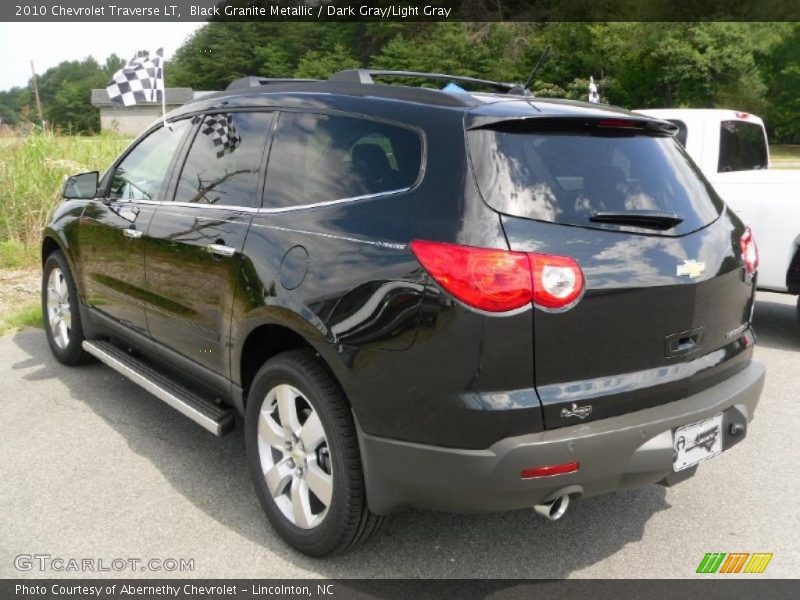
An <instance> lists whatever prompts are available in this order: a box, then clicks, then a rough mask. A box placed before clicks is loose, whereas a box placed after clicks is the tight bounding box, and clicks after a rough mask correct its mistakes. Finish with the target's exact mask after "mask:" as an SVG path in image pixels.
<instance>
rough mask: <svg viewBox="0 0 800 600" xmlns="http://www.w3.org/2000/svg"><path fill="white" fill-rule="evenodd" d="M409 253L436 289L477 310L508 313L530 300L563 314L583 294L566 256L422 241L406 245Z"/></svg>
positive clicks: (573, 264)
mask: <svg viewBox="0 0 800 600" xmlns="http://www.w3.org/2000/svg"><path fill="white" fill-rule="evenodd" d="M411 251H412V252H413V253H414V256H416V257H417V260H419V262H420V264H421V265H422V266H423V267H424V268H425V270H426V271H427V272H428V273H430V275H431V276H432V277H433V278H434V279H435V280H436V281H437V282H438V283H439V285H441V286H442V287H443V288H444V289H445V290H447V291H448V292H450V293H451V294H452V295H453V296H455V297H456V298H458V299H459V300H460V301H461V302H463V303H464V304H467V305H469V306H472V307H474V308H478V309H480V310H485V311H488V312H508V311H511V310H516V309H518V308H522V307H523V306H525V305H526V304H528V303H530V302H533V303H534V304H535V305H536V306H538V307H540V308H542V309H544V310H551V311H558V310H565V309H567V308H570V307H571V306H573V305H574V304H575V303H576V302H577V301H578V300H579V299H580V297H581V295H582V294H583V273H582V272H581V269H580V267H579V266H578V263H577V262H575V261H574V260H573V259H571V258H569V257H565V256H551V255H549V254H530V253H524V252H510V251H508V250H495V249H491V248H474V247H471V246H459V245H456V244H444V243H440V242H426V241H422V240H414V241H413V242H411Z"/></svg>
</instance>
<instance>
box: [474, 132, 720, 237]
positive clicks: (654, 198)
mask: <svg viewBox="0 0 800 600" xmlns="http://www.w3.org/2000/svg"><path fill="white" fill-rule="evenodd" d="M468 138H469V148H470V156H471V159H472V165H473V169H474V172H475V176H476V179H477V182H478V187H479V188H480V191H481V194H482V195H483V197H484V199H485V200H486V202H487V203H488V204H489V205H490V206H491V207H493V208H494V209H495V210H498V211H500V212H502V213H506V214H509V215H513V216H518V217H526V218H529V219H536V220H540V221H548V222H551V223H561V224H566V225H580V226H585V227H595V228H601V229H627V228H629V227H623V226H620V225H616V224H609V223H595V222H592V221H591V220H590V218H591V217H592V215H594V214H595V213H598V212H624V211H637V210H639V211H642V210H644V211H648V210H655V211H664V212H668V213H672V214H675V215H678V216H679V217H681V218H682V219H683V222H682V223H680V224H679V225H677V226H676V227H675V228H673V229H672V230H670V231H669V232H668V233H675V234H682V233H688V232H689V231H694V230H695V229H699V228H701V227H704V226H705V225H707V224H709V223H710V222H712V221H714V220H715V219H716V218H717V216H718V215H719V213H720V210H721V208H722V202H721V201H720V200H719V198H718V197H717V196H716V195H715V194H714V192H713V190H712V189H711V187H710V186H709V184H708V183H707V182H706V181H705V179H703V176H702V175H701V174H700V172H699V170H698V169H697V167H696V166H695V165H694V163H692V162H691V161H690V160H689V158H688V156H687V155H686V154H685V151H684V150H683V148H682V147H681V146H680V145H679V144H677V143H676V142H675V140H674V139H672V138H671V137H656V136H652V135H632V134H628V135H620V134H619V133H611V132H604V133H602V134H601V133H597V134H594V133H588V132H586V131H585V130H584V131H582V132H580V133H569V132H563V133H562V132H553V131H547V132H546V133H545V132H531V131H520V130H518V129H516V130H513V131H511V130H507V131H502V130H497V129H477V130H472V131H470V132H469V134H468Z"/></svg>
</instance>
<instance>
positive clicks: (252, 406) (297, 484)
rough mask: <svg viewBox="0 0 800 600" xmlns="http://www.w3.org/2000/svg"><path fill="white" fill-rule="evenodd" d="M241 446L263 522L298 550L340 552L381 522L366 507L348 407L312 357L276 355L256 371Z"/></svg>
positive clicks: (302, 353)
mask: <svg viewBox="0 0 800 600" xmlns="http://www.w3.org/2000/svg"><path fill="white" fill-rule="evenodd" d="M245 444H246V447H247V460H248V463H249V467H250V472H251V475H252V477H253V481H254V483H255V488H256V493H257V494H258V499H259V501H260V502H261V506H262V508H263V509H264V512H265V513H266V514H267V518H268V519H269V521H270V523H271V524H272V526H273V527H274V528H275V530H276V531H277V532H278V533H279V534H280V535H281V537H283V539H284V540H286V542H287V543H288V544H289V545H291V546H293V547H294V548H296V549H297V550H299V551H300V552H303V553H305V554H308V555H310V556H327V555H329V554H333V553H336V552H340V551H343V550H346V549H348V548H351V547H353V546H356V545H358V544H360V543H362V542H365V541H366V540H367V539H369V538H370V537H371V536H372V535H373V534H374V533H375V532H376V531H377V530H378V528H379V527H380V525H381V524H382V522H383V518H382V517H378V516H376V515H374V514H372V513H371V512H370V511H369V508H368V507H367V501H366V496H365V490H364V476H363V472H362V469H361V457H360V453H359V449H358V439H357V437H356V430H355V425H354V423H353V418H352V415H351V414H350V407H349V406H348V403H347V401H346V400H345V397H344V394H343V393H342V391H341V390H340V389H339V386H338V385H337V384H336V382H335V381H334V380H333V378H332V377H331V375H330V374H329V373H328V372H327V370H326V369H325V367H324V366H323V365H322V364H321V363H320V361H319V360H317V358H316V357H315V355H314V353H313V352H311V351H306V350H293V351H291V352H286V353H283V354H279V355H278V356H275V357H273V358H271V359H270V360H268V361H267V362H266V363H265V364H264V366H262V367H261V369H260V370H259V371H258V373H257V374H256V376H255V378H254V379H253V383H252V385H251V386H250V392H249V393H248V400H247V409H246V414H245Z"/></svg>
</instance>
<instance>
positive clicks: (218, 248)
mask: <svg viewBox="0 0 800 600" xmlns="http://www.w3.org/2000/svg"><path fill="white" fill-rule="evenodd" d="M206 250H208V251H209V252H211V254H216V255H217V256H225V257H230V256H233V255H234V254H236V248H231V247H230V246H225V245H223V244H209V245H208V246H206Z"/></svg>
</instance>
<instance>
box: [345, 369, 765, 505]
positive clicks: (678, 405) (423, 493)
mask: <svg viewBox="0 0 800 600" xmlns="http://www.w3.org/2000/svg"><path fill="white" fill-rule="evenodd" d="M763 385H764V366H763V365H762V364H761V363H758V362H755V361H753V362H751V363H750V364H749V365H748V366H747V367H746V368H745V369H744V370H742V371H740V372H739V373H737V374H736V375H734V376H733V377H731V378H730V379H727V380H725V381H723V382H721V383H719V384H717V385H716V386H714V387H712V388H709V389H706V390H704V391H702V392H700V393H698V394H694V395H692V396H689V397H687V398H684V399H683V400H677V401H675V402H670V403H667V404H662V405H659V406H656V407H653V408H648V409H644V410H640V411H636V412H632V413H627V414H624V415H620V416H617V417H611V418H607V419H602V420H598V421H593V422H590V423H584V424H578V425H574V426H571V427H562V428H559V429H554V430H549V431H543V432H540V433H534V434H527V435H521V436H516V437H511V438H506V439H503V440H500V441H498V442H496V443H495V444H493V445H492V446H490V447H489V448H487V449H485V450H462V449H457V448H443V447H438V446H428V445H422V444H414V443H409V442H401V441H397V440H390V439H386V438H379V437H374V436H370V435H368V434H365V433H363V432H359V433H360V435H359V442H360V445H361V456H362V459H363V461H364V471H365V479H366V487H367V500H368V502H369V506H370V509H371V510H372V511H373V512H375V513H377V514H386V513H389V512H392V511H394V510H397V509H400V508H403V507H406V506H417V507H422V508H432V509H440V510H449V511H498V510H512V509H518V508H526V507H531V506H533V505H535V504H539V503H542V502H546V501H548V500H552V499H553V498H556V497H558V496H560V495H563V494H569V495H570V496H572V497H573V498H574V497H583V496H594V495H597V494H604V493H607V492H612V491H614V490H616V489H620V488H625V487H632V486H637V485H642V484H646V483H656V482H659V483H663V484H665V485H671V484H673V483H677V482H678V481H681V480H683V479H686V478H688V477H691V476H692V475H693V474H694V472H695V471H696V467H693V468H690V469H686V470H685V471H681V472H678V473H676V472H674V471H673V468H672V458H673V443H672V434H673V430H674V429H675V428H676V427H680V426H682V425H686V424H688V423H692V422H695V421H700V420H702V419H704V418H707V417H711V416H713V415H715V414H717V413H720V412H722V413H723V414H724V421H723V439H722V448H723V451H725V450H727V449H728V448H730V447H731V446H733V445H734V444H736V443H738V442H739V441H741V440H742V439H744V437H745V435H746V432H747V423H748V422H749V421H750V420H751V419H752V418H753V412H754V411H755V408H756V405H757V404H758V398H759V395H760V394H761V389H762V388H763ZM734 423H735V424H738V425H743V426H744V427H743V431H741V432H740V433H738V434H737V435H732V434H731V433H730V429H731V425H732V424H734ZM573 461H578V462H579V463H580V469H579V470H578V471H577V472H575V473H569V474H565V475H555V476H550V477H542V478H537V479H527V480H523V479H521V478H520V472H521V471H522V470H523V469H525V468H530V467H537V466H543V465H555V464H563V463H567V462H573Z"/></svg>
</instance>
